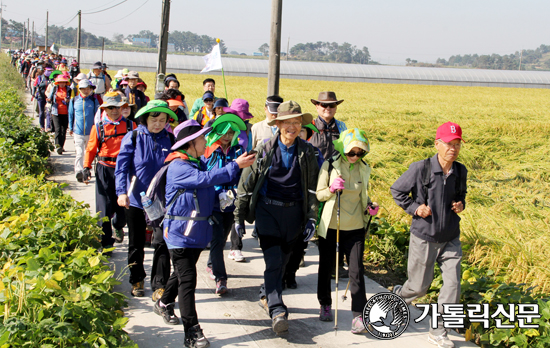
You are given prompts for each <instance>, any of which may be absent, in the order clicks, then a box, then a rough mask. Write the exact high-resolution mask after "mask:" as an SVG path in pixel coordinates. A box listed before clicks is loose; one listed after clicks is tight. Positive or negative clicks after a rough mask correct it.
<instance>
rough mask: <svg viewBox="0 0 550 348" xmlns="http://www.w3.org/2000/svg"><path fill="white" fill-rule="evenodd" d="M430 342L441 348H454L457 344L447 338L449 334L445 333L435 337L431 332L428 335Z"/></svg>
mask: <svg viewBox="0 0 550 348" xmlns="http://www.w3.org/2000/svg"><path fill="white" fill-rule="evenodd" d="M428 342H430V343H431V344H435V345H436V346H438V347H439V348H454V346H455V344H454V343H453V341H451V340H450V339H449V337H448V336H447V332H444V333H443V334H442V335H440V336H434V335H433V334H432V333H431V332H430V333H429V334H428Z"/></svg>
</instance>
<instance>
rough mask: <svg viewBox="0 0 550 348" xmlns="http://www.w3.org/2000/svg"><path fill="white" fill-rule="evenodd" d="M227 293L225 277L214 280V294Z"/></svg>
mask: <svg viewBox="0 0 550 348" xmlns="http://www.w3.org/2000/svg"><path fill="white" fill-rule="evenodd" d="M225 293H227V279H220V280H218V281H217V282H216V295H218V296H221V295H223V294H225Z"/></svg>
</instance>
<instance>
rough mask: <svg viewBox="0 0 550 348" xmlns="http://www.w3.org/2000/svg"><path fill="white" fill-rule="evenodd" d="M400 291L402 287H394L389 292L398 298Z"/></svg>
mask: <svg viewBox="0 0 550 348" xmlns="http://www.w3.org/2000/svg"><path fill="white" fill-rule="evenodd" d="M401 291H403V285H395V286H394V287H393V290H392V291H391V292H393V293H394V294H396V295H398V296H401Z"/></svg>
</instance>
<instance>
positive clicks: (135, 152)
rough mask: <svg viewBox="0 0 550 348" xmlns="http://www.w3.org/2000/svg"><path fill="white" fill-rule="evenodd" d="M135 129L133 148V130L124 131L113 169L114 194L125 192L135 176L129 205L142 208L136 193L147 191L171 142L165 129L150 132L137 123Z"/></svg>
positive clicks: (167, 152) (161, 164) (118, 194)
mask: <svg viewBox="0 0 550 348" xmlns="http://www.w3.org/2000/svg"><path fill="white" fill-rule="evenodd" d="M135 131H136V132H137V134H136V147H135V149H134V147H133V145H132V133H133V132H129V133H128V134H126V135H125V136H124V138H123V139H122V143H121V144H120V152H119V154H118V157H117V161H116V168H115V185H116V194H117V196H120V195H122V194H126V193H128V189H129V188H130V182H131V180H132V177H133V176H134V175H135V176H136V183H135V186H134V189H133V190H132V193H131V194H130V197H129V198H130V205H131V206H132V207H136V208H140V209H143V206H142V205H141V197H140V193H141V192H147V188H148V187H149V184H150V183H151V180H152V179H153V177H154V176H155V174H156V173H157V172H158V171H159V169H160V168H161V167H162V166H163V165H164V160H165V159H166V157H167V156H168V155H169V154H170V148H171V147H172V142H171V140H170V136H169V135H168V132H167V131H166V130H165V129H163V130H162V131H160V132H159V133H156V134H153V133H149V130H148V129H147V127H145V126H144V125H141V124H140V125H139V126H138V127H137V129H136V130H135Z"/></svg>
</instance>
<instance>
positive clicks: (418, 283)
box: [390, 122, 468, 348]
mask: <svg viewBox="0 0 550 348" xmlns="http://www.w3.org/2000/svg"><path fill="white" fill-rule="evenodd" d="M462 141H463V140H462V129H461V128H460V126H459V125H458V124H456V123H452V122H447V123H445V124H443V125H441V126H440V127H439V128H438V129H437V133H436V136H435V148H436V149H437V153H436V154H435V155H434V156H433V157H431V158H428V159H425V160H422V161H418V162H415V163H413V164H411V165H410V167H409V169H408V170H407V171H406V172H405V173H403V175H401V177H400V178H399V179H397V181H396V182H395V183H394V184H393V185H392V187H391V188H390V189H391V193H392V195H393V199H394V200H395V202H396V203H397V205H399V206H400V207H401V208H403V210H405V211H406V212H407V213H408V214H410V215H412V217H413V220H412V223H411V239H410V244H409V260H408V265H409V266H408V269H407V271H408V280H407V281H406V282H405V284H404V285H403V286H401V285H396V286H395V287H394V289H393V292H394V293H395V294H397V295H399V296H401V297H402V298H403V299H404V300H405V301H406V302H407V303H411V302H412V301H414V300H415V299H417V298H419V297H422V296H424V295H425V294H426V292H427V291H428V289H429V288H430V285H431V283H432V280H433V277H434V266H435V263H436V262H437V263H438V264H439V267H440V268H441V273H442V275H443V286H442V287H441V291H440V293H439V298H438V301H437V302H438V313H443V304H452V303H458V302H459V300H460V278H461V277H460V260H461V259H462V248H461V245H460V217H459V216H458V214H460V213H461V212H462V211H463V210H464V207H465V205H466V201H465V198H466V176H467V174H468V171H467V170H466V167H465V166H464V165H463V164H461V163H459V162H456V159H457V158H458V154H459V152H460V148H461V147H462ZM428 341H429V342H430V343H433V344H435V345H437V346H438V347H442V348H452V347H454V343H453V342H452V341H451V340H450V339H449V338H448V337H447V329H445V328H444V327H443V323H442V321H441V319H440V318H439V319H438V325H437V327H436V328H433V327H430V333H429V335H428Z"/></svg>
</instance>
